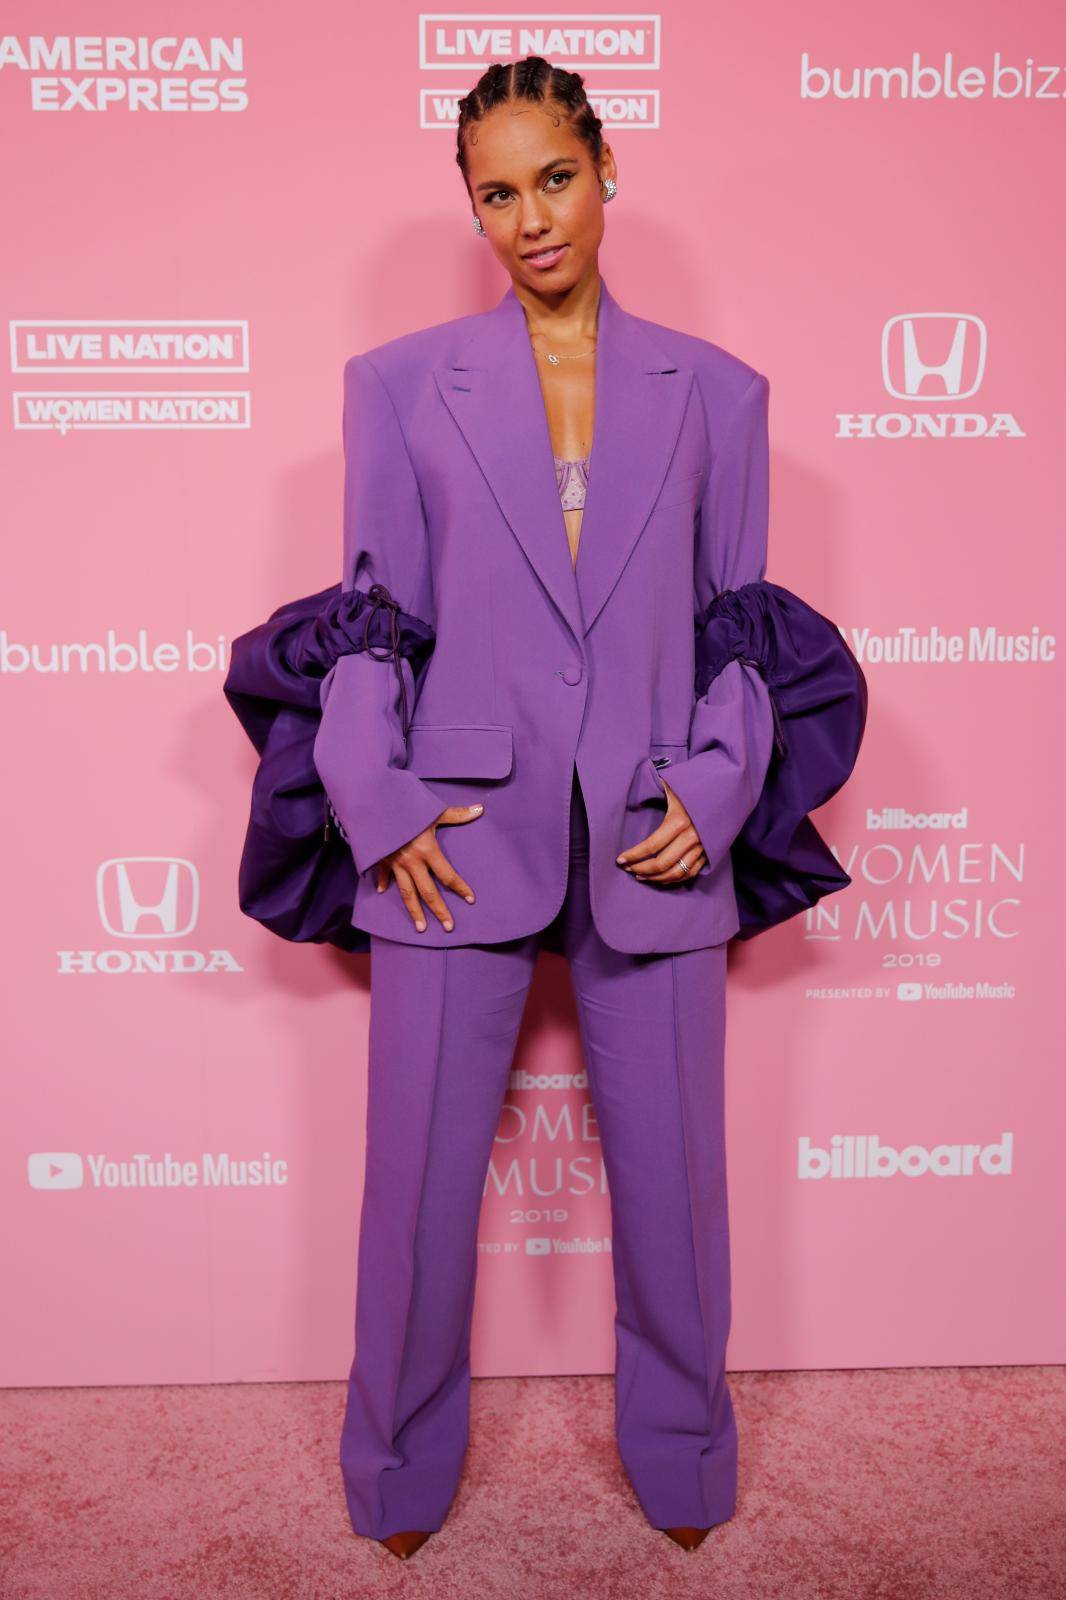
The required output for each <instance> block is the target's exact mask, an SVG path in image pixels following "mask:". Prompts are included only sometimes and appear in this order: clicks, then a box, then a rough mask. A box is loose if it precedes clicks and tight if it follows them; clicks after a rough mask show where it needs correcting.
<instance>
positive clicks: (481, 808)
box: [470, 806, 485, 811]
mask: <svg viewBox="0 0 1066 1600" xmlns="http://www.w3.org/2000/svg"><path fill="white" fill-rule="evenodd" d="M470 809H471V811H484V809H485V807H484V806H471V807H470Z"/></svg>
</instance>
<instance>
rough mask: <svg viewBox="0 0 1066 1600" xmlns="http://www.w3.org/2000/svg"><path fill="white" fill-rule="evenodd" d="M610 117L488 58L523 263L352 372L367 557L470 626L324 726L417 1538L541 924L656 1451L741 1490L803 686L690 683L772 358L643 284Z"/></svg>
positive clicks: (364, 1433)
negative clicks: (740, 1018)
mask: <svg viewBox="0 0 1066 1600" xmlns="http://www.w3.org/2000/svg"><path fill="white" fill-rule="evenodd" d="M600 126H601V125H600V122H599V120H598V118H597V117H596V116H595V115H594V113H593V112H592V110H591V108H590V107H589V105H588V102H587V100H586V97H585V92H584V89H583V87H582V80H581V78H580V77H579V75H578V74H576V73H571V72H565V71H561V70H558V69H553V68H552V67H551V66H550V65H549V64H548V62H546V61H545V60H543V59H542V58H540V57H527V58H526V59H525V60H524V61H521V62H518V63H515V64H512V65H506V66H504V65H494V66H492V67H490V68H489V69H488V71H486V72H485V74H484V75H483V76H482V78H481V79H480V80H479V82H478V84H477V86H476V87H475V88H474V90H473V91H472V93H470V94H469V95H467V96H466V97H465V98H464V99H462V100H461V101H460V116H459V131H458V161H459V165H460V168H461V170H462V172H463V175H464V178H465V181H466V187H467V193H468V195H469V198H470V201H471V205H472V208H473V215H474V228H475V231H476V232H477V234H478V235H479V237H481V238H483V239H484V240H485V241H486V242H487V244H488V245H489V246H490V247H491V248H492V250H493V251H494V253H495V255H496V256H497V258H498V259H499V261H500V262H501V264H502V265H503V267H504V268H505V269H506V271H507V272H508V274H509V275H510V278H511V284H510V287H509V288H508V290H507V292H506V293H505V294H504V296H503V298H502V299H501V300H500V301H499V302H498V304H497V305H496V306H495V307H494V308H493V309H492V310H490V311H487V312H483V313H480V314H476V315H472V316H466V317H460V318H458V319H456V320H454V321H450V322H445V323H443V324H440V325H438V326H435V327H431V328H426V329H423V330H421V331H419V332H415V333H410V334H407V335H405V336H404V337H401V338H397V339H393V340H391V341H389V342H388V343H387V344H383V345H380V346H378V347H377V348H376V349H372V350H370V351H368V352H366V353H365V354H363V355H360V356H355V357H353V358H352V359H351V360H350V361H349V362H348V363H347V365H346V368H345V407H344V439H345V457H346V485H345V504H344V570H343V588H344V589H349V588H352V587H358V588H360V589H363V590H366V591H369V590H370V588H371V586H372V585H374V584H380V585H384V588H385V591H387V597H388V598H387V600H386V602H385V603H391V604H393V605H394V606H398V607H399V608H402V610H403V611H404V612H406V613H408V614H409V615H412V616H414V617H416V618H419V619H422V620H423V621H424V622H426V623H427V624H428V625H429V626H430V627H431V628H432V629H433V631H434V634H435V646H434V650H433V654H432V658H431V660H430V662H429V665H428V667H427V669H426V672H425V676H424V677H423V678H422V679H421V681H420V683H419V684H418V686H417V697H416V694H415V689H416V685H415V681H414V679H413V678H412V677H411V675H410V669H409V666H408V665H407V663H406V662H404V663H403V664H402V666H401V663H400V659H399V657H398V656H397V657H396V658H395V663H394V664H395V668H396V670H394V667H393V665H390V664H389V663H388V662H383V660H382V659H381V657H380V656H379V655H377V654H374V653H370V652H366V651H362V652H353V653H352V654H349V655H346V656H343V657H342V658H341V659H340V661H339V662H337V663H336V665H335V666H334V667H333V668H332V669H331V671H330V672H329V674H328V675H327V677H326V679H325V680H324V682H323V686H322V720H321V725H320V729H319V732H318V736H317V739H316V742H315V763H316V766H317V768H318V771H319V775H320V776H321V779H322V783H323V786H324V788H325V789H326V791H327V794H328V796H329V799H330V802H331V804H332V806H333V809H334V812H335V814H336V817H337V819H338V820H339V822H340V825H341V827H342V830H343V832H344V835H345V837H346V838H347V840H348V842H349V845H350V847H351V851H352V855H353V858H354V861H355V865H356V869H357V873H358V883H357V890H356V900H355V907H354V911H353V916H352V921H353V924H354V925H355V926H356V927H358V928H362V929H365V930H367V932H368V933H369V934H370V939H371V985H372V994H371V1021H370V1068H369V1071H370V1079H369V1091H368V1093H369V1100H368V1118H367V1165H366V1186H365V1192H364V1200H363V1210H362V1219H361V1226H360V1244H359V1279H358V1297H357V1309H356V1346H357V1348H356V1356H355V1361H354V1363H353V1366H352V1371H351V1379H350V1382H349V1387H348V1401H347V1410H346V1416H345V1422H344V1429H343V1435H342V1440H341V1464H342V1468H343V1474H344V1482H345V1489H346V1494H347V1499H348V1507H349V1512H350V1515H351V1520H352V1526H353V1527H354V1529H355V1531H356V1532H357V1533H360V1534H363V1535H366V1536H370V1537H374V1538H377V1539H379V1540H380V1541H381V1542H383V1543H384V1544H385V1545H386V1546H387V1547H388V1548H389V1549H390V1550H392V1551H393V1552H394V1553H395V1554H397V1555H401V1556H405V1555H408V1554H410V1553H411V1552H412V1551H413V1550H415V1549H417V1548H418V1547H419V1545H420V1544H421V1543H423V1542H424V1541H425V1539H427V1538H428V1537H429V1536H430V1534H431V1533H432V1532H433V1531H434V1530H435V1529H438V1528H439V1527H440V1526H441V1524H442V1522H443V1520H444V1518H445V1516H446V1514H447V1510H448V1507H449V1505H450V1503H451V1500H452V1498H453V1496H454V1493H455V1489H456V1486H457V1484H458V1480H459V1475H460V1471H461V1466H462V1460H463V1456H464V1453H465V1449H466V1445H467V1439H468V1422H469V1390H470V1368H469V1339H470V1324H471V1317H472V1313H473V1304H474V1283H475V1273H476V1259H477V1257H476V1246H477V1228H478V1221H479V1213H480V1207H481V1200H482V1193H483V1186H484V1180H485V1174H486V1171H487V1169H488V1163H489V1159H490V1155H491V1150H492V1144H493V1138H494V1135H495V1132H496V1128H497V1123H498V1119H499V1115H500V1110H501V1104H502V1100H503V1096H504V1094H505V1091H506V1086H507V1079H508V1074H509V1071H510V1069H511V1066H512V1059H513V1051H514V1046H515V1042H516V1039H517V1035H518V1030H519V1025H520V1022H521V1017H522V1011H523V1007H524V1003H525V999H526V994H527V991H528V987H529V983H530V980H531V978H532V974H533V968H534V963H535V960H536V956H537V952H538V950H539V949H540V948H545V947H546V948H551V949H555V950H559V951H562V952H563V953H565V955H566V956H567V958H568V960H569V964H570V969H571V974H572V978H573V983H574V988H575V993H576V997H577V1005H578V1014H579V1019H580V1028H581V1037H582V1043H583V1047H584V1052H585V1059H586V1064H587V1068H588V1074H589V1082H590V1086H591V1094H592V1099H593V1102H594V1108H595V1112H596V1116H597V1120H598V1125H599V1131H600V1136H601V1140H602V1150H603V1158H604V1162H605V1166H606V1170H607V1176H608V1182H609V1185H610V1191H611V1205H612V1227H613V1263H614V1273H615V1289H616V1300H617V1316H616V1323H615V1327H616V1350H617V1361H616V1375H615V1397H616V1427H617V1438H618V1446H619V1452H620V1455H621V1458H622V1461H623V1464H624V1466H625V1468H626V1471H627V1473H628V1475H629V1478H630V1481H631V1482H632V1484H633V1486H634V1489H635V1492H636V1494H637V1497H638V1499H639V1501H640V1504H641V1507H642V1509H643V1511H644V1513H645V1515H646V1516H647V1518H648V1520H649V1522H650V1523H651V1524H652V1525H653V1526H655V1527H657V1528H661V1529H663V1530H664V1531H665V1532H666V1533H668V1534H669V1535H670V1536H671V1537H672V1538H673V1539H674V1540H675V1542H677V1543H679V1544H681V1545H682V1546H683V1547H684V1548H686V1549H693V1548H695V1547H696V1545H697V1544H698V1543H699V1542H700V1540H701V1539H702V1537H703V1536H704V1535H705V1534H706V1532H707V1531H708V1530H709V1529H710V1527H712V1526H714V1525H715V1524H717V1523H720V1522H724V1521H726V1520H727V1519H728V1518H729V1517H731V1516H732V1514H733V1512H734V1510H735V1504H736V1475H737V1438H736V1426H735V1421H734V1416H733V1411H732V1405H731V1401H730V1395H729V1390H728V1386H727V1383H726V1377H725V1370H724V1357H725V1347H726V1337H727V1333H728V1327H729V1256H728V1230H727V1209H726V1181H725V1154H724V1134H723V1050H724V1003H725V975H726V942H727V941H728V939H729V938H730V937H731V936H732V935H733V934H734V933H735V932H736V931H737V925H738V924H737V908H736V900H735V896H734V892H733V879H732V871H731V864H730V854H729V848H730V844H731V843H732V841H733V840H734V838H735V837H736V835H737V833H738V831H739V829H740V828H741V826H742V824H743V822H744V820H745V818H746V817H747V816H748V814H749V812H751V810H752V808H753V806H754V805H755V803H756V801H757V799H758V797H759V793H760V788H761V785H762V783H763V780H764V776H765V773H766V770H767V765H768V762H769V758H770V752H771V745H772V741H773V718H772V713H771V706H770V702H769V695H768V691H767V689H766V687H765V684H764V682H763V680H762V678H761V677H760V675H759V673H758V671H757V670H755V668H754V667H753V666H752V665H750V664H747V663H745V662H742V661H738V660H734V661H731V662H730V663H729V665H728V666H727V667H725V668H724V670H722V671H721V672H720V673H719V674H718V676H717V677H716V679H715V681H714V683H713V685H712V687H711V689H710V690H709V691H708V693H707V694H706V695H705V696H704V697H703V698H701V699H699V700H698V701H696V700H695V699H694V690H693V657H694V642H693V621H694V616H695V614H696V613H697V612H698V611H699V610H700V609H701V608H703V607H705V606H706V605H707V604H708V603H709V601H710V600H711V599H712V598H713V597H714V596H715V595H716V594H717V593H719V592H720V591H721V590H722V589H725V588H735V587H736V586H737V585H740V584H742V583H746V582H749V581H752V580H757V579H761V578H762V576H763V573H764V570H765V559H766V539H767V477H768V450H767V391H768V385H767V381H766V379H765V377H763V376H762V375H761V374H760V373H759V372H757V371H755V370H754V369H753V368H752V367H750V366H748V365H747V364H746V363H744V362H743V361H741V360H739V359H738V358H736V357H735V356H732V355H730V354H728V353H727V352H726V351H724V350H722V349H720V348H719V347H718V346H716V345H713V344H710V343H708V342H707V341H705V340H703V339H700V338H697V337H695V336H693V335H690V334H685V333H679V332H676V331H674V330H672V329H669V328H666V327H663V326H661V325H659V324H656V323H652V322H649V321H646V320H643V319H641V318H639V317H636V316H634V315H632V314H630V313H629V312H627V311H625V310H623V309H622V308H621V306H619V304H618V302H617V301H616V300H615V299H614V297H613V296H612V295H611V294H610V292H609V290H608V288H607V285H606V283H605V282H604V280H603V278H602V277H601V276H600V273H599V269H598V262H597V252H598V249H599V245H600V240H601V238H602V236H603V222H604V218H603V207H604V204H605V203H607V202H608V201H610V200H611V199H613V198H614V195H615V193H616V190H617V178H616V172H617V169H616V166H615V162H614V158H613V156H612V154H611V151H610V149H609V147H608V146H607V145H606V144H604V143H603V142H602V140H601V137H600ZM553 457H554V461H553ZM375 592H376V593H378V594H379V595H380V594H381V593H383V591H380V590H379V591H375ZM398 673H399V676H398ZM416 698H417V703H416V704H414V705H413V714H412V715H411V719H410V727H409V732H408V735H407V738H406V741H405V739H404V735H403V727H404V723H405V721H406V713H407V710H408V708H409V706H410V705H411V703H412V702H414V701H415V699H416ZM445 827H446V828H447V829H448V831H447V833H446V834H445V833H444V831H443V829H444V828H445Z"/></svg>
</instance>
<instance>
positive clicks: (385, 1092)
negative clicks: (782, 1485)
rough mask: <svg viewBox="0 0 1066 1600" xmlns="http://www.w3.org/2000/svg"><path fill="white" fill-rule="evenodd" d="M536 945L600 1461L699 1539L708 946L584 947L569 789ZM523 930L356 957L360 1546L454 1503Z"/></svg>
mask: <svg viewBox="0 0 1066 1600" xmlns="http://www.w3.org/2000/svg"><path fill="white" fill-rule="evenodd" d="M474 826H476V824H474ZM622 870H623V868H621V867H619V868H618V871H619V872H621V871H622ZM474 891H475V893H476V892H477V885H476V884H475V885H474ZM389 892H390V893H395V892H396V890H395V887H394V886H392V887H390V890H389ZM648 893H649V894H675V893H684V890H674V889H655V888H649V889H648ZM460 914H461V913H460ZM556 924H557V925H558V926H556ZM556 924H553V925H552V927H553V932H554V933H555V934H557V935H558V938H559V943H560V944H561V947H562V950H563V952H564V954H565V955H566V958H567V960H568V963H569V967H570V973H571V979H572V982H573V985H574V992H575V996H576V1001H577V1011H578V1017H579V1023H580V1031H581V1040H582V1045H583V1048H584V1055H585V1063H586V1067H587V1071H588V1078H589V1087H590V1094H591V1097H592V1102H593V1107H594V1110H595V1114H596V1119H597V1123H598V1126H599V1134H600V1140H601V1147H602V1153H603V1160H604V1165H605V1169H606V1173H607V1182H608V1186H609V1190H610V1200H611V1229H612V1243H613V1253H612V1266H613V1271H614V1287H615V1300H616V1308H617V1309H616V1315H615V1324H614V1326H615V1354H616V1359H615V1383H614V1396H615V1428H616V1437H617V1442H618V1451H619V1455H620V1457H621V1460H622V1464H623V1466H624V1468H625V1470H626V1473H627V1475H628V1477H629V1481H630V1482H631V1484H632V1485H633V1489H634V1491H635V1493H636V1496H637V1499H638V1500H639V1502H640V1506H641V1509H642V1510H643V1512H644V1514H645V1516H646V1517H647V1518H648V1520H649V1522H650V1523H651V1524H652V1525H653V1526H654V1527H658V1528H663V1527H674V1526H681V1525H685V1526H693V1527H703V1528H705V1527H709V1526H711V1525H712V1524H714V1523H717V1522H724V1521H726V1520H728V1518H729V1517H731V1516H732V1515H733V1513H734V1510H735V1508H736V1479H737V1432H736V1423H735V1420H734V1415H733V1407H732V1402H731V1399H730V1394H729V1388H728V1384H727V1382H726V1376H725V1348H726V1337H727V1334H728V1331H729V1317H730V1280H729V1233H728V1217H727V1208H726V1170H725V1143H724V1128H723V1059H724V1044H725V977H726V946H725V945H724V944H717V945H711V946H707V947H706V948H704V949H700V950H689V951H682V952H678V953H658V954H652V955H628V954H626V953H624V952H621V951H618V950H614V949H612V948H611V947H610V946H609V945H606V944H605V943H604V942H603V940H602V939H601V938H600V937H599V935H598V933H597V932H596V929H595V926H594V924H593V921H592V916H591V914H590V909H589V888H588V825H587V819H586V814H585V806H584V801H583V798H582V795H581V789H580V785H579V784H578V781H577V773H576V769H575V773H574V787H573V795H572V801H571V834H570V872H569V880H568V884H567V890H566V897H565V900H564V902H563V906H562V908H561V910H560V912H559V915H558V918H557V919H556ZM543 932H544V930H542V933H535V934H530V935H528V936H526V937H524V938H520V939H514V940H510V941H508V942H506V943H503V944H484V945H456V946H454V947H453V948H450V949H432V948H428V947H427V948H420V947H419V946H417V945H412V944H404V943H400V942H397V941H393V940H388V939H382V938H378V937H377V936H372V939H371V957H370V959H371V1014H370V1058H369V1086H368V1104H367V1145H366V1183H365V1189H364V1194H363V1207H362V1215H361V1221H360V1230H359V1265H358V1283H357V1294H356V1313H355V1342H356V1350H355V1359H354V1362H353V1364H352V1368H351V1374H350V1377H349V1380H348V1390H347V1404H346V1410H345V1417H344V1427H343V1431H342V1434H341V1442H340V1462H341V1469H342V1472H343V1476H344V1487H345V1493H346V1496H347V1502H348V1511H349V1515H350V1517H351V1523H352V1527H353V1528H354V1530H355V1532H356V1533H359V1534H364V1535H367V1536H370V1537H373V1538H378V1539H382V1538H385V1537H387V1536H388V1535H389V1534H390V1533H397V1532H399V1531H401V1530H403V1529H410V1528H420V1529H425V1530H435V1529H437V1528H439V1527H440V1526H441V1524H442V1523H443V1521H444V1519H445V1516H446V1515H447V1512H448V1508H449V1506H450V1504H451V1502H452V1499H453V1497H454V1495H455V1491H456V1489H457V1487H458V1483H459V1478H460V1474H461V1471H462V1465H463V1458H464V1455H465V1452H466V1447H467V1442H468V1437H469V1407H470V1328H471V1321H472V1317H473V1310H474V1285H475V1278H476V1272H477V1235H478V1226H479V1219H480V1211H481V1202H482V1197H483V1193H484V1185H485V1179H486V1175H487V1172H488V1167H489V1161H490V1157H491V1153H492V1146H493V1140H494V1138H495V1135H496V1131H497V1125H498V1122H499V1118H500V1113H501V1109H502V1105H503V1099H504V1095H505V1093H506V1089H507V1080H508V1075H509V1073H510V1070H511V1067H512V1064H513V1057H514V1049H515V1044H516V1041H517V1038H518V1031H519V1026H520V1024H521V1020H522V1013H523V1009H524V1007H525V1002H526V997H527V994H528V991H529V986H530V982H531V979H532V976H533V969H534V964H535V962H536V957H537V953H538V950H539V948H540V946H541V943H542V934H543ZM548 942H549V947H552V948H554V945H552V944H551V941H548Z"/></svg>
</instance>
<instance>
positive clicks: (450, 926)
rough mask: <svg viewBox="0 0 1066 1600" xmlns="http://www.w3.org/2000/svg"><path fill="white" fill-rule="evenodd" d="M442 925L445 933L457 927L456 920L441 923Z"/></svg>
mask: <svg viewBox="0 0 1066 1600" xmlns="http://www.w3.org/2000/svg"><path fill="white" fill-rule="evenodd" d="M441 927H442V928H443V929H444V931H445V933H451V931H452V929H453V928H454V927H455V923H454V922H442V923H441Z"/></svg>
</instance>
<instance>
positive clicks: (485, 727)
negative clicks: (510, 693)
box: [407, 722, 514, 778]
mask: <svg viewBox="0 0 1066 1600" xmlns="http://www.w3.org/2000/svg"><path fill="white" fill-rule="evenodd" d="M513 759H514V751H513V748H512V739H511V728H510V726H509V725H508V724H506V723H502V722H497V723H482V724H479V725H477V726H474V725H473V724H468V725H465V726H460V725H455V726H447V725H445V724H443V723H436V724H433V725H432V726H431V725H430V724H429V723H422V724H421V725H419V724H418V723H412V724H411V726H410V727H409V728H408V730H407V769H408V771H409V772H415V773H417V774H418V775H419V777H422V778H506V776H507V774H508V773H509V772H510V770H511V765H512V762H513Z"/></svg>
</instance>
